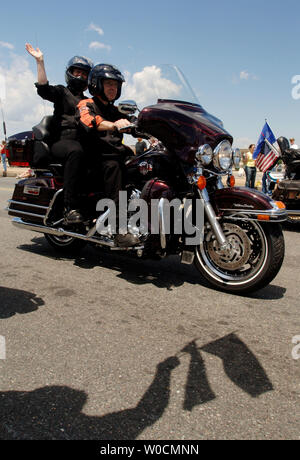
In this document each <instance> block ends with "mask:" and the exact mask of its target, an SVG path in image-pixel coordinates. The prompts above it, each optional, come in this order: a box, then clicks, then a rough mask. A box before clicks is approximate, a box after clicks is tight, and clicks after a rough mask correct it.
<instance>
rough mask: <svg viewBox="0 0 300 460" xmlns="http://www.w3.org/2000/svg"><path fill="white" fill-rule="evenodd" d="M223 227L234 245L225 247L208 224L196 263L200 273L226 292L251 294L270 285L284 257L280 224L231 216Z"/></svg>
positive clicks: (196, 255) (197, 252) (228, 239)
mask: <svg viewBox="0 0 300 460" xmlns="http://www.w3.org/2000/svg"><path fill="white" fill-rule="evenodd" d="M222 228H223V232H224V234H225V236H226V238H227V241H228V243H229V244H230V249H227V250H226V251H224V250H222V249H221V248H220V245H219V244H218V242H217V240H216V239H215V237H214V234H213V232H212V231H211V230H210V228H209V227H208V228H207V229H206V230H207V231H206V232H205V235H204V240H203V242H202V243H201V244H200V245H199V246H197V248H196V250H195V265H196V267H197V269H198V270H199V271H200V273H201V274H202V275H203V276H204V277H205V278H206V279H207V280H208V281H209V283H210V284H212V285H213V286H215V287H217V288H219V289H221V290H223V291H226V292H232V293H237V294H248V293H251V292H254V291H257V290H258V289H261V288H263V287H265V286H267V285H268V284H269V283H270V282H271V281H272V280H273V279H274V278H275V276H276V275H277V273H278V272H279V270H280V267H281V265H282V262H283V259H284V238H283V234H282V229H281V226H280V224H277V223H274V224H261V223H258V222H255V221H233V220H232V221H230V220H228V221H224V222H223V223H222Z"/></svg>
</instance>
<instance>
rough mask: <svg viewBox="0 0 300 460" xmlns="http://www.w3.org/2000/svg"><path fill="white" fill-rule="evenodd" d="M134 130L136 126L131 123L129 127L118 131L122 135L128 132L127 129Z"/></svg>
mask: <svg viewBox="0 0 300 460" xmlns="http://www.w3.org/2000/svg"><path fill="white" fill-rule="evenodd" d="M134 128H136V124H135V123H131V124H130V125H128V126H125V127H124V128H118V131H119V132H120V133H124V132H125V133H126V131H128V130H129V129H134Z"/></svg>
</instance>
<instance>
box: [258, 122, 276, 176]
mask: <svg viewBox="0 0 300 460" xmlns="http://www.w3.org/2000/svg"><path fill="white" fill-rule="evenodd" d="M275 143H276V139H275V136H274V134H273V132H272V130H271V128H270V126H269V125H268V123H267V122H266V123H265V125H264V127H263V129H262V132H261V135H260V136H259V139H258V142H257V144H256V148H255V151H254V153H253V159H254V160H256V161H255V164H256V167H257V168H258V169H259V170H260V171H262V172H266V171H268V170H269V169H270V168H272V166H273V165H274V163H276V161H277V160H278V158H279V156H280V155H279V153H278V152H277V150H276V148H274V144H275Z"/></svg>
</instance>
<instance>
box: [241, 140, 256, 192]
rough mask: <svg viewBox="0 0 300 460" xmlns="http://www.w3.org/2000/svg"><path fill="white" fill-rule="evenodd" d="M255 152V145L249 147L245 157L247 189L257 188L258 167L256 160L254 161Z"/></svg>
mask: <svg viewBox="0 0 300 460" xmlns="http://www.w3.org/2000/svg"><path fill="white" fill-rule="evenodd" d="M254 150H255V144H250V145H249V152H247V153H245V155H244V158H243V159H244V165H245V173H246V184H245V185H246V187H250V188H255V179H256V166H255V160H253V153H254Z"/></svg>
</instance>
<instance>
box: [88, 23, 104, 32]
mask: <svg viewBox="0 0 300 460" xmlns="http://www.w3.org/2000/svg"><path fill="white" fill-rule="evenodd" d="M87 30H93V31H94V32H97V34H99V35H104V32H103V29H101V27H99V26H97V25H96V24H94V23H93V22H91V24H90V25H89V26H88V29H87Z"/></svg>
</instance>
